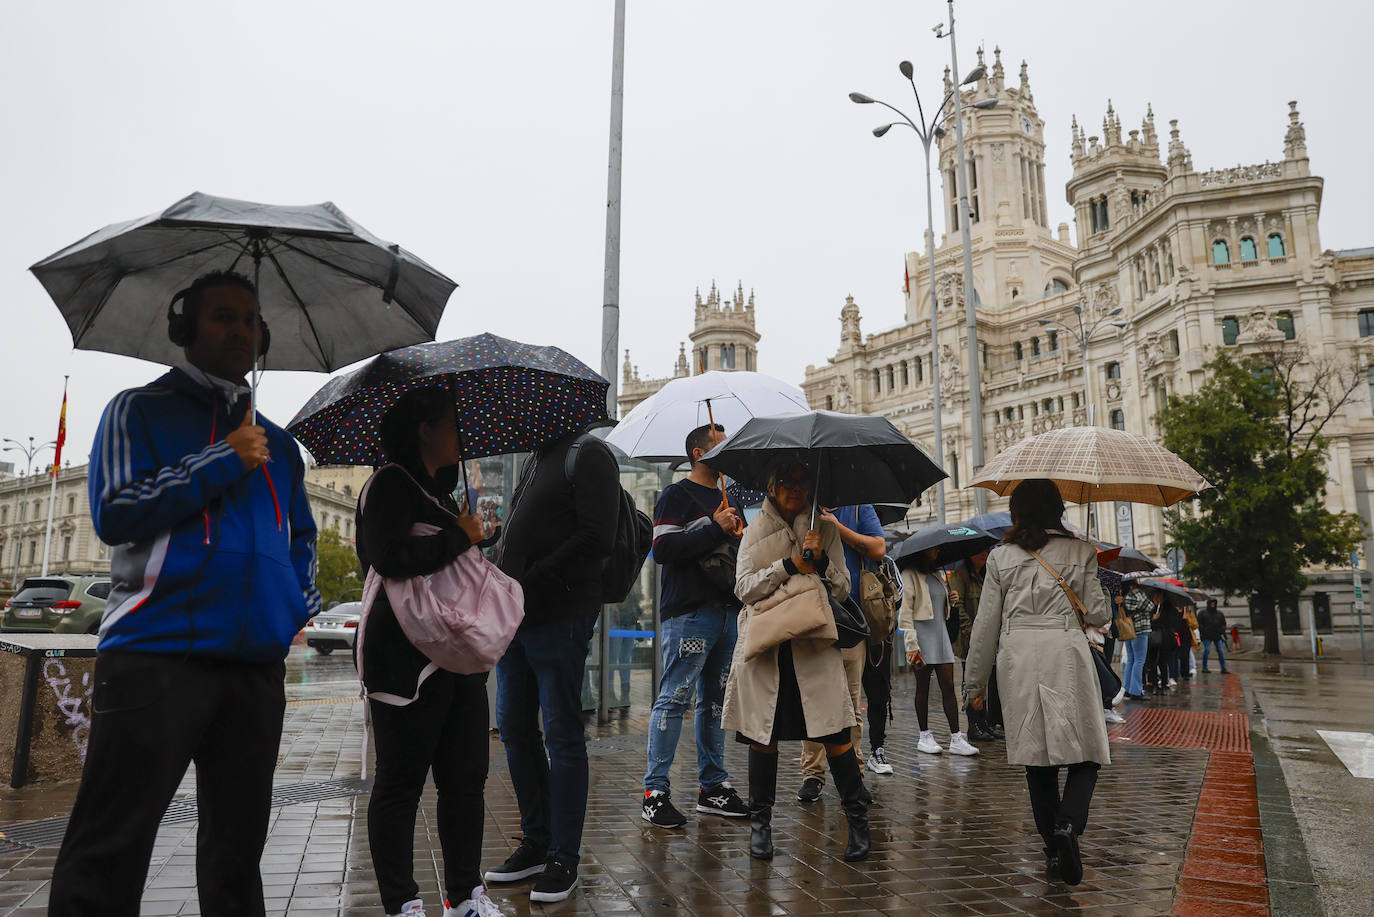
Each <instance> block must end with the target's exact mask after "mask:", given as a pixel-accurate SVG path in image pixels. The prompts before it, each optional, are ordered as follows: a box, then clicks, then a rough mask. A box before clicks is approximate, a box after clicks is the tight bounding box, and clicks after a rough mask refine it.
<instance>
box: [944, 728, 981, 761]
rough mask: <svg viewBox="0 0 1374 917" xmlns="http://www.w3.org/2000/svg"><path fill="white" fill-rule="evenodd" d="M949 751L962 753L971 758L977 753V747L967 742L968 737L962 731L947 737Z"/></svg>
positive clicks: (955, 753) (953, 753)
mask: <svg viewBox="0 0 1374 917" xmlns="http://www.w3.org/2000/svg"><path fill="white" fill-rule="evenodd" d="M949 753H950V754H951V755H963V756H964V757H966V758H971V757H973V756H974V755H976V754H978V749H977V748H974V747H973V746H972V745H970V744H969V741H968V739H966V738H965V737H964V734H963V733H962V732H956V733H954V734H953V735H951V736H950V737H949Z"/></svg>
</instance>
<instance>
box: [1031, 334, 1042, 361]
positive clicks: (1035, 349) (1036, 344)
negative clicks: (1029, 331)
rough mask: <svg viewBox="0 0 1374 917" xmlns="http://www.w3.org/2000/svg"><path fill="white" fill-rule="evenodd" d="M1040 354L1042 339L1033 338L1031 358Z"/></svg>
mask: <svg viewBox="0 0 1374 917" xmlns="http://www.w3.org/2000/svg"><path fill="white" fill-rule="evenodd" d="M1038 356H1040V339H1039V338H1031V359H1035V358H1036V357H1038Z"/></svg>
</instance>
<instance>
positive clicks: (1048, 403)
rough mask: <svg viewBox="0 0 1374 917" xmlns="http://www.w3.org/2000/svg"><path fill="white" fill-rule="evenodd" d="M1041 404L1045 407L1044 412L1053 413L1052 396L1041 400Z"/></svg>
mask: <svg viewBox="0 0 1374 917" xmlns="http://www.w3.org/2000/svg"><path fill="white" fill-rule="evenodd" d="M1042 404H1043V405H1044V407H1045V413H1046V414H1053V413H1054V399H1053V398H1046V399H1045V400H1044V401H1043V402H1042Z"/></svg>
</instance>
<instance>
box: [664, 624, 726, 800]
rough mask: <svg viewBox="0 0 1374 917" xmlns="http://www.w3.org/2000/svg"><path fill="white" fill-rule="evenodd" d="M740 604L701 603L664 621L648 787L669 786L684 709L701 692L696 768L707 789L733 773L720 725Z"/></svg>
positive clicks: (698, 708)
mask: <svg viewBox="0 0 1374 917" xmlns="http://www.w3.org/2000/svg"><path fill="white" fill-rule="evenodd" d="M738 615H739V610H738V609H725V608H702V609H699V610H697V611H691V612H688V613H687V614H684V615H678V616H677V617H674V618H669V619H668V620H666V621H664V622H663V627H662V632H661V636H660V639H661V641H662V646H663V681H662V682H661V683H660V684H659V687H658V699H657V700H655V701H654V709H653V711H652V712H651V713H650V714H649V769H648V770H647V771H646V772H645V774H644V789H645V790H646V791H648V790H662V791H663V792H665V793H666V792H668V789H669V784H668V769H669V768H670V767H672V766H673V757H674V756H675V755H676V754H677V742H678V738H679V737H680V736H681V735H682V714H683V712H684V711H685V710H686V709H687V705H688V704H690V703H691V702H692V694H693V693H695V694H696V716H695V718H694V720H695V722H694V724H693V725H694V726H695V728H696V739H697V774H698V776H699V779H700V781H701V786H702V788H703V789H706V788H709V787H714V786H719V785H720V784H722V783H724V782H725V781H727V780H729V779H730V775H729V774H728V773H727V772H726V770H725V730H723V729H721V727H720V714H721V706H722V705H723V704H724V703H725V682H726V679H728V678H729V677H730V659H731V657H732V656H733V655H734V653H735V637H736V634H737V627H738V621H737V617H738Z"/></svg>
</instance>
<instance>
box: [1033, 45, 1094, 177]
mask: <svg viewBox="0 0 1374 917" xmlns="http://www.w3.org/2000/svg"><path fill="white" fill-rule="evenodd" d="M1022 72H1023V73H1024V72H1025V68H1024V67H1022ZM1069 134H1070V135H1071V139H1070V141H1069V145H1070V147H1071V148H1072V150H1073V154H1072V156H1071V158H1072V159H1074V160H1075V161H1076V160H1079V159H1082V158H1083V153H1084V151H1083V129H1082V128H1081V127H1079V126H1078V115H1074V116H1073V124H1072V125H1070V127H1069Z"/></svg>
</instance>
